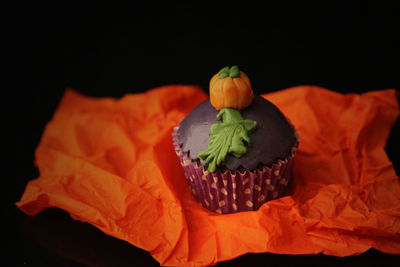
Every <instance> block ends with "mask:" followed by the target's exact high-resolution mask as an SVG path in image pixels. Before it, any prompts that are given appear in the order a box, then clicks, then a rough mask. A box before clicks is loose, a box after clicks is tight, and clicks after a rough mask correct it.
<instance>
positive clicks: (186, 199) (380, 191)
mask: <svg viewBox="0 0 400 267" xmlns="http://www.w3.org/2000/svg"><path fill="white" fill-rule="evenodd" d="M263 97H265V98H267V99H268V100H270V101H271V102H273V103H274V104H275V105H277V106H278V107H279V108H280V109H281V111H282V112H283V113H284V114H285V115H286V116H287V117H288V118H289V119H290V120H291V122H292V123H293V124H294V125H295V126H296V129H297V131H298V132H299V133H300V146H299V150H298V153H297V156H296V160H295V168H294V179H295V189H294V194H293V195H292V196H288V197H284V198H281V199H277V200H273V201H271V202H268V203H265V204H264V205H263V206H262V207H261V208H260V209H259V210H258V211H252V212H240V213H236V214H228V215H219V214H215V213H212V212H209V211H207V210H206V209H204V208H203V207H201V205H200V204H199V203H197V202H196V200H195V199H194V197H193V196H192V195H191V192H190V191H189V188H188V186H187V184H186V181H185V176H184V173H183V169H182V167H181V166H180V164H179V160H178V158H177V156H176V155H175V152H174V149H173V146H172V139H171V133H172V129H173V127H174V126H176V125H177V124H178V123H179V121H180V120H181V119H182V118H183V117H184V116H185V115H186V114H188V113H189V112H190V111H191V110H192V109H193V108H194V107H195V106H196V105H197V104H199V103H200V102H201V101H203V100H205V99H206V98H207V96H206V94H205V93H204V92H203V91H202V90H201V89H200V88H197V87H194V86H184V85H171V86H165V87H160V88H156V89H153V90H150V91H148V92H146V93H142V94H128V95H126V96H124V97H123V98H121V99H113V98H92V97H87V96H83V95H81V94H79V93H77V92H75V91H73V90H72V89H68V90H67V91H66V92H65V95H64V97H63V98H62V101H61V103H60V105H59V107H58V108H57V110H56V112H55V114H54V117H53V119H52V120H51V121H50V122H49V123H48V124H47V126H46V129H45V131H44V133H43V136H42V139H41V142H40V144H39V146H38V148H37V150H36V162H35V163H36V165H37V167H38V168H39V171H40V177H39V178H37V179H35V180H32V181H30V182H29V183H28V185H27V187H26V190H25V192H24V194H23V196H22V198H21V200H20V201H19V202H17V206H18V207H19V208H20V209H21V210H22V211H24V212H25V213H26V214H28V215H34V214H36V213H38V212H40V211H41V210H43V209H45V208H48V207H58V208H61V209H63V210H65V211H67V212H69V213H70V214H71V215H72V216H73V217H74V218H77V219H80V220H82V221H86V222H89V223H91V224H93V225H94V226H96V227H98V228H99V229H101V230H102V231H103V232H105V233H106V234H109V235H111V236H114V237H117V238H120V239H123V240H126V241H128V242H130V243H131V244H133V245H135V246H137V247H140V248H142V249H145V250H147V251H149V252H150V253H151V255H152V256H153V257H154V258H155V259H156V260H157V261H158V262H159V263H160V264H161V265H192V266H195V265H210V264H211V265H212V264H216V263H217V262H218V261H224V260H229V259H232V258H235V257H238V256H240V255H242V254H244V253H247V252H253V253H257V252H272V253H284V254H317V253H323V254H327V255H335V256H347V255H357V254H360V253H362V252H364V251H366V250H368V249H369V248H375V249H378V250H380V251H382V252H385V253H391V254H400V184H399V180H398V177H397V176H396V174H395V172H394V169H393V166H392V163H391V162H390V161H389V159H388V157H387V155H386V153H385V151H384V146H385V142H386V139H387V138H388V136H389V133H390V128H391V126H392V125H393V124H394V122H395V121H396V119H397V117H398V116H399V107H398V103H397V98H396V92H395V91H394V90H382V91H373V92H368V93H364V94H362V95H358V94H346V95H342V94H339V93H336V92H332V91H329V90H326V89H323V88H320V87H314V86H298V87H294V88H289V89H286V90H283V91H279V92H274V93H270V94H265V95H263Z"/></svg>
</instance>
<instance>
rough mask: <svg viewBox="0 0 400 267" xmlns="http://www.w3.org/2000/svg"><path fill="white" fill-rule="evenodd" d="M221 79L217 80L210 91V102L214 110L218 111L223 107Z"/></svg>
mask: <svg viewBox="0 0 400 267" xmlns="http://www.w3.org/2000/svg"><path fill="white" fill-rule="evenodd" d="M222 83H223V79H219V78H218V77H217V79H216V80H215V83H214V87H213V88H214V90H210V101H211V105H213V106H214V107H215V108H216V109H218V110H220V109H222V108H223V107H224V93H223V90H222Z"/></svg>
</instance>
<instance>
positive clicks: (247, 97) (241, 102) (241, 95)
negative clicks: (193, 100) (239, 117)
mask: <svg viewBox="0 0 400 267" xmlns="http://www.w3.org/2000/svg"><path fill="white" fill-rule="evenodd" d="M253 97H254V96H253V90H252V87H251V83H250V80H249V78H248V77H247V76H246V74H244V72H242V71H240V70H239V68H238V67H237V66H232V67H231V68H229V67H225V68H223V69H221V70H220V71H219V72H218V73H217V74H215V75H214V76H213V77H212V78H211V80H210V102H211V105H213V106H214V107H215V108H216V109H218V110H220V109H222V108H235V109H245V108H246V107H248V106H249V105H250V104H251V102H252V101H253Z"/></svg>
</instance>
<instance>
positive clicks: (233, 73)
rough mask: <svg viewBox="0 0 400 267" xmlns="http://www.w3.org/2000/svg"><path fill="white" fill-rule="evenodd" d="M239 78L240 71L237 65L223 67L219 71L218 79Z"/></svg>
mask: <svg viewBox="0 0 400 267" xmlns="http://www.w3.org/2000/svg"><path fill="white" fill-rule="evenodd" d="M239 76H240V70H239V67H238V66H237V65H233V66H232V67H230V68H229V67H228V66H226V67H224V68H222V69H221V70H220V71H219V74H218V78H219V79H224V78H226V77H231V78H237V77H239Z"/></svg>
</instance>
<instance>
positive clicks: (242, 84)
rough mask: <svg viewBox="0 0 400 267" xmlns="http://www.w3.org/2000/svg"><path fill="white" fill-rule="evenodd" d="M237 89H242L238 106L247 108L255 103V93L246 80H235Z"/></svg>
mask: <svg viewBox="0 0 400 267" xmlns="http://www.w3.org/2000/svg"><path fill="white" fill-rule="evenodd" d="M233 82H234V83H235V85H236V88H240V97H239V98H238V102H239V103H238V106H240V107H247V106H249V105H250V103H251V102H252V101H253V97H254V96H253V91H252V90H251V87H249V86H248V83H246V81H245V80H244V79H237V78H236V79H233ZM238 90H239V89H238Z"/></svg>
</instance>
